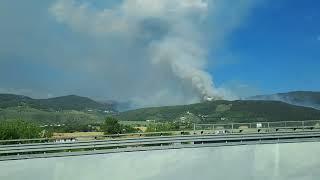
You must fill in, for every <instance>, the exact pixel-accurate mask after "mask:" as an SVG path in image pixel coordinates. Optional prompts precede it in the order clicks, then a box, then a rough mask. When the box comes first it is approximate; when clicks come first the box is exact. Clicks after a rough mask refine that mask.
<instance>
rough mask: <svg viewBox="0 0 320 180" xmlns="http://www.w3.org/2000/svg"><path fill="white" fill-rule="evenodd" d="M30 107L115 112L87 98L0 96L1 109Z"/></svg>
mask: <svg viewBox="0 0 320 180" xmlns="http://www.w3.org/2000/svg"><path fill="white" fill-rule="evenodd" d="M18 106H28V107H31V108H34V109H40V110H52V111H62V110H76V111H85V110H101V111H102V110H114V107H113V104H108V103H100V102H96V101H94V100H92V99H89V98H87V97H81V96H76V95H69V96H61V97H55V98H48V99H32V98H30V97H27V96H22V95H14V94H0V108H9V107H18Z"/></svg>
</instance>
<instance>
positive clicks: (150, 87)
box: [49, 0, 249, 106]
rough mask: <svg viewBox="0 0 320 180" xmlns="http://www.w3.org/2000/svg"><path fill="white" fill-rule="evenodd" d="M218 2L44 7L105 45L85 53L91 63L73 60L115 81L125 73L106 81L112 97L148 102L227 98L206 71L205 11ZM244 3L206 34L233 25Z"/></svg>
mask: <svg viewBox="0 0 320 180" xmlns="http://www.w3.org/2000/svg"><path fill="white" fill-rule="evenodd" d="M243 2H246V3H247V1H243ZM221 4H223V3H221V1H217V2H215V1H209V0H208V1H206V0H123V1H119V3H117V4H115V5H113V6H112V7H110V8H106V9H97V8H95V7H94V6H93V5H91V4H89V3H82V2H79V1H75V0H57V1H56V2H55V3H54V4H53V5H52V6H51V7H50V9H49V11H50V13H51V14H52V15H53V17H55V19H56V21H57V22H59V23H61V24H64V25H67V26H68V27H69V28H70V29H71V30H72V31H74V32H76V33H84V34H87V35H88V36H89V37H91V38H92V39H95V40H96V41H99V42H102V43H99V45H101V46H105V49H104V48H103V47H101V46H99V47H98V48H99V49H103V50H100V51H98V52H97V54H94V55H93V56H92V57H90V56H88V57H87V58H88V59H90V63H88V62H89V61H86V60H83V61H81V60H78V62H77V64H83V65H84V67H86V68H87V69H89V70H90V71H93V72H96V71H103V70H104V69H105V72H103V73H102V74H103V76H104V77H105V79H106V83H109V81H112V82H115V81H114V80H110V78H111V77H113V78H114V77H115V76H116V75H114V74H116V73H122V74H123V73H125V74H127V75H123V76H124V77H119V76H118V77H115V78H116V79H117V81H116V83H111V84H110V85H111V88H115V89H117V91H118V92H117V93H118V94H117V95H115V98H117V99H121V98H122V99H123V98H129V99H131V100H134V101H135V102H136V103H137V105H139V106H150V105H169V104H183V103H193V102H197V101H201V100H203V99H208V98H213V99H221V98H228V97H224V95H226V94H227V93H225V92H223V90H221V89H219V88H216V87H215V85H214V82H213V79H212V77H211V76H210V74H209V73H208V72H206V67H207V64H208V60H207V56H208V38H209V36H207V35H208V34H207V33H205V29H206V27H205V26H206V25H205V24H206V23H207V20H208V19H207V17H208V16H210V15H212V14H213V15H215V14H218V13H219V6H223V5H221ZM243 4H244V3H235V4H234V5H236V6H237V8H238V9H237V8H235V10H233V11H232V12H231V13H230V14H231V15H230V20H229V21H230V22H226V23H224V24H225V25H223V26H221V27H213V28H216V30H215V31H213V32H212V33H214V34H213V35H210V38H215V37H216V39H217V40H218V39H219V38H221V37H222V36H223V35H224V32H223V31H230V30H231V29H232V28H233V27H234V26H237V24H238V23H239V22H238V21H237V20H235V19H237V17H236V16H237V12H238V11H240V12H241V11H244V12H246V11H245V10H244V9H246V8H248V7H249V6H248V5H247V4H246V5H243ZM240 5H243V6H240ZM244 7H245V8H244ZM212 11H217V12H214V13H212ZM241 14H243V13H242V12H241ZM234 15H235V16H234ZM239 16H240V15H239ZM241 16H242V15H241ZM218 21H220V19H218V20H216V24H218ZM225 21H228V19H225ZM213 25H215V24H213ZM219 29H220V30H219ZM220 36H221V37H220ZM218 37H219V38H218ZM103 51H104V52H103ZM94 52H95V51H94ZM83 59H85V58H83ZM73 64H75V63H73ZM135 70H137V71H135ZM132 72H135V73H136V74H132ZM112 73H113V74H112ZM131 76H135V77H131ZM108 80H109V81H108ZM138 86H139V87H138ZM123 88H126V89H129V90H130V93H129V92H128V91H126V92H124V93H123V94H122V95H123V97H121V96H122V95H121V92H122V91H125V90H119V89H123ZM142 91H143V92H142ZM141 92H142V93H141ZM146 101H148V102H146Z"/></svg>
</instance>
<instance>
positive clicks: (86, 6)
mask: <svg viewBox="0 0 320 180" xmlns="http://www.w3.org/2000/svg"><path fill="white" fill-rule="evenodd" d="M319 9H320V2H318V1H316V0H305V1H300V0H279V1H274V0H241V1H233V0H183V1H181V0H152V1H151V0H90V1H89V0H43V1H41V2H39V1H37V0H29V1H18V0H2V1H0V22H1V26H0V39H1V41H0V92H1V93H15V94H22V95H27V96H31V97H34V98H48V97H54V96H62V95H68V94H76V95H81V96H88V97H91V98H93V99H96V100H117V101H131V102H133V103H134V104H135V105H136V106H139V107H144V106H158V105H173V104H187V103H194V102H199V101H201V100H203V99H207V98H212V99H228V100H234V99H239V98H243V97H247V96H253V95H257V94H270V93H277V92H286V91H295V90H312V91H319V89H320V79H319V78H318V77H319V75H320V74H319V72H318V68H319V67H320V61H319V60H318V59H319V58H320V24H319V22H320V10H319Z"/></svg>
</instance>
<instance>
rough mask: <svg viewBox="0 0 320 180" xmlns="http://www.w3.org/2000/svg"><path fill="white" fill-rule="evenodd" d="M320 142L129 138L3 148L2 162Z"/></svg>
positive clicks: (283, 137) (301, 135)
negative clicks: (40, 158) (206, 147)
mask: <svg viewBox="0 0 320 180" xmlns="http://www.w3.org/2000/svg"><path fill="white" fill-rule="evenodd" d="M306 141H307V142H309V141H320V131H313V132H311V131H309V132H291V133H264V134H237V135H236V134H229V135H202V136H199V135H188V136H178V137H170V136H165V137H148V138H128V139H117V140H104V141H100V140H98V141H83V142H70V143H62V144H59V143H58V144H55V143H48V144H46V143H40V144H37V143H36V144H21V145H15V146H12V145H2V146H0V161H4V160H18V159H30V158H38V157H42V158H46V157H61V156H71V155H72V156H77V155H83V154H96V153H110V152H128V151H130V152H131V151H141V150H157V149H177V148H190V147H192V148H197V147H204V146H208V147H212V146H226V145H228V146H229V145H248V144H269V143H285V142H287V143H288V142H306Z"/></svg>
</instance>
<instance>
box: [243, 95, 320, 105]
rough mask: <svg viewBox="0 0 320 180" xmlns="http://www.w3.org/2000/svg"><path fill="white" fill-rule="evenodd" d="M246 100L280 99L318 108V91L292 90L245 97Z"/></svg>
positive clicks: (319, 100)
mask: <svg viewBox="0 0 320 180" xmlns="http://www.w3.org/2000/svg"><path fill="white" fill-rule="evenodd" d="M247 99H248V100H267V101H270V100H271V101H282V102H285V103H288V104H293V105H298V106H305V107H312V108H315V109H320V92H313V91H293V92H287V93H277V94H271V95H258V96H253V97H249V98H247Z"/></svg>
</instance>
